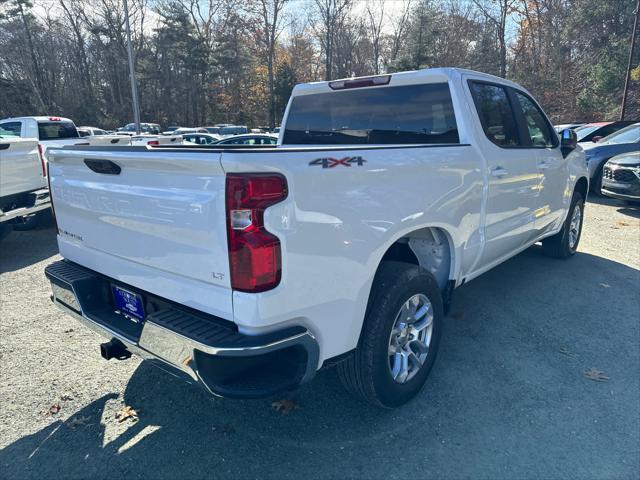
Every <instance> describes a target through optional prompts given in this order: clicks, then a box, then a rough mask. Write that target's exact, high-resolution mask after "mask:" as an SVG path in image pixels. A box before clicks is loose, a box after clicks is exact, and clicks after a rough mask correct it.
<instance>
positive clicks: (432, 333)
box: [337, 262, 444, 408]
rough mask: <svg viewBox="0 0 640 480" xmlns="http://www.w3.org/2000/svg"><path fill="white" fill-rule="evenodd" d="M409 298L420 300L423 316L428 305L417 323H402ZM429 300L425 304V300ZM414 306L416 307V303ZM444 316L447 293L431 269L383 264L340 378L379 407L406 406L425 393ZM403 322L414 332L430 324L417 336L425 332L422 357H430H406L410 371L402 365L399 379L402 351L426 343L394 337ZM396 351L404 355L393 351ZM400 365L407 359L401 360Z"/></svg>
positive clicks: (357, 393) (360, 395) (359, 394)
mask: <svg viewBox="0 0 640 480" xmlns="http://www.w3.org/2000/svg"><path fill="white" fill-rule="evenodd" d="M410 299H414V300H416V299H417V300H416V302H417V303H416V304H417V310H418V312H417V313H418V315H419V314H420V312H421V311H422V310H423V307H425V308H426V309H427V310H426V312H427V313H426V314H424V316H422V317H420V316H417V315H414V323H402V322H403V321H402V319H403V318H405V316H404V315H402V316H401V315H400V313H401V309H402V308H403V307H407V305H408V304H409V302H408V301H409V300H410ZM425 299H426V302H425V303H421V302H423V301H424V300H425ZM427 302H428V303H427ZM429 304H430V308H429ZM411 308H415V305H414V304H413V303H412V305H411ZM406 313H408V311H406ZM415 318H417V320H416V319H415ZM443 319H444V313H443V305H442V293H441V291H440V288H439V287H438V283H437V282H436V279H435V278H434V277H433V275H432V274H431V273H429V272H428V271H426V270H425V269H423V268H420V267H418V266H416V265H412V264H408V263H402V262H383V263H382V264H381V265H380V268H379V269H378V272H377V273H376V277H375V279H374V282H373V287H372V289H371V297H370V299H369V305H368V307H367V313H366V315H365V320H364V325H363V327H362V333H361V334H360V341H359V342H358V346H357V348H356V350H355V351H354V352H353V354H352V355H351V356H349V357H348V358H347V359H346V360H344V361H343V362H341V363H339V364H338V365H337V370H338V376H339V377H340V380H341V381H342V383H343V384H344V386H345V387H346V388H347V390H349V391H350V392H352V393H353V394H355V395H356V396H358V397H359V398H361V399H362V400H364V401H366V402H368V403H370V404H373V405H376V406H378V407H385V408H395V407H399V406H401V405H403V404H405V403H406V402H408V401H409V400H411V399H412V398H413V397H415V396H416V395H417V394H418V393H419V392H420V390H421V389H422V387H423V386H424V384H425V382H426V380H427V377H428V376H429V372H430V370H431V368H432V366H433V363H434V361H435V359H436V355H437V353H438V346H439V344H440V336H441V333H442V324H443ZM399 322H400V323H399ZM403 324H404V325H409V327H407V328H408V329H409V330H410V331H412V332H418V330H417V328H416V327H420V325H427V326H424V327H423V328H422V330H420V332H419V333H416V336H417V337H419V336H420V335H423V332H424V335H425V337H424V338H425V339H426V338H429V339H430V341H429V342H428V343H427V344H428V349H427V352H426V353H424V350H421V353H420V357H421V358H422V357H423V355H426V356H425V357H424V358H422V360H421V362H420V361H418V357H417V356H415V355H414V356H413V357H407V358H409V362H408V365H409V366H410V368H409V370H407V372H409V373H408V375H407V376H405V375H404V370H403V369H402V368H400V369H399V370H395V371H396V374H397V377H396V379H394V371H393V370H394V367H396V365H397V364H396V360H397V357H398V355H400V356H401V357H402V358H404V357H403V355H404V353H403V352H405V350H404V349H405V348H406V349H409V348H414V347H416V346H421V343H420V338H418V339H417V340H416V339H415V337H411V336H409V335H405V334H400V333H395V334H394V335H393V336H392V330H393V328H394V326H395V327H396V329H395V330H393V331H394V332H404V331H405V330H402V329H400V328H399V325H403ZM428 325H431V327H429V326H428ZM411 326H413V328H414V329H413V330H411V328H412V327H411ZM401 337H402V338H403V340H402V342H405V341H406V343H405V344H404V347H400V346H399V343H400V342H399V340H398V339H399V338H401ZM412 338H414V340H411V339H412ZM424 341H425V342H426V340H424ZM416 342H417V343H416ZM392 344H393V345H392ZM422 348H424V347H421V349H422ZM392 349H393V350H395V351H396V352H400V353H395V354H391V353H390V351H391V350H392ZM392 364H393V365H392ZM400 365H404V363H402V362H400ZM420 365H421V366H420ZM411 368H413V369H414V370H413V373H410V372H411ZM398 372H400V373H398Z"/></svg>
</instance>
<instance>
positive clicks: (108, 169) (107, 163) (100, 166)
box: [84, 158, 122, 175]
mask: <svg viewBox="0 0 640 480" xmlns="http://www.w3.org/2000/svg"><path fill="white" fill-rule="evenodd" d="M84 164H85V165H86V166H87V167H89V168H90V169H91V170H93V171H94V172H96V173H104V174H105V175H120V172H121V171H122V168H120V165H118V164H117V163H115V162H112V161H111V160H94V159H91V158H85V159H84Z"/></svg>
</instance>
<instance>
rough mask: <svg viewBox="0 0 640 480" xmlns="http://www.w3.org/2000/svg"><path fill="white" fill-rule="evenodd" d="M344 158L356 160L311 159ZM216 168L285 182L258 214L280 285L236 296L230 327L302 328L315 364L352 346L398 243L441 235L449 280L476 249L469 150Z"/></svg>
mask: <svg viewBox="0 0 640 480" xmlns="http://www.w3.org/2000/svg"><path fill="white" fill-rule="evenodd" d="M351 157H361V158H362V160H364V161H363V162H362V165H361V166H358V163H357V162H353V163H350V164H349V165H350V166H346V165H344V164H342V163H338V164H336V165H335V166H334V167H332V168H323V166H322V164H321V163H322V162H314V161H315V160H318V159H321V158H332V159H335V160H340V159H345V158H351ZM335 160H333V162H334V161H335ZM331 163H332V161H329V164H331ZM222 165H223V168H224V170H225V172H226V173H232V172H242V173H246V172H264V171H274V172H279V173H282V174H284V175H285V176H286V178H287V182H288V185H289V195H288V197H287V199H286V200H285V201H283V202H281V203H279V204H278V205H275V206H273V207H271V208H269V209H268V210H267V211H266V213H265V224H266V226H267V229H268V230H269V231H271V232H273V233H275V234H276V235H277V236H278V237H279V238H280V240H281V243H282V250H283V259H282V281H281V283H280V284H279V286H278V287H276V288H275V289H274V290H271V291H268V292H264V293H260V294H247V293H242V292H234V296H233V302H234V321H235V322H236V323H237V324H238V325H239V328H240V330H241V331H244V332H246V333H251V332H255V331H258V330H263V329H265V328H280V327H281V326H282V324H286V323H296V324H303V325H305V326H307V327H308V328H309V329H310V330H311V331H312V332H313V333H314V335H316V336H317V337H318V340H319V343H320V346H321V359H320V360H321V361H322V360H324V359H327V358H330V357H333V356H335V355H338V354H341V353H343V352H346V351H348V350H351V349H352V348H354V347H355V346H356V344H357V341H358V338H359V334H360V330H361V327H362V321H363V319H364V314H365V309H366V305H367V300H368V297H369V291H370V289H371V284H372V281H373V277H374V275H375V272H376V269H377V267H378V265H379V263H380V260H381V258H382V256H383V255H384V253H385V252H386V251H387V249H388V248H389V247H390V246H391V244H393V243H394V242H395V241H396V240H397V239H399V238H401V237H402V236H404V235H406V234H407V233H409V232H412V231H414V230H417V229H420V228H423V227H426V226H436V227H440V228H442V229H444V230H445V231H446V232H447V233H448V236H449V239H450V243H451V247H452V250H455V255H454V262H453V266H452V272H451V278H455V275H456V271H457V270H460V269H464V268H467V267H468V266H469V265H470V264H471V263H472V262H473V261H474V260H475V258H476V256H477V253H478V249H479V248H480V236H479V225H480V213H481V203H482V186H483V177H482V168H481V159H480V157H479V156H478V155H477V153H476V152H475V150H474V149H473V148H472V147H470V146H466V145H460V146H429V147H418V148H415V147H409V148H385V147H383V148H369V149H344V148H342V149H333V150H332V149H326V148H324V149H316V148H307V149H293V148H285V147H281V148H277V149H274V150H273V151H270V152H266V151H263V152H260V153H258V152H257V151H254V152H251V151H248V150H245V151H228V152H224V153H223V155H222Z"/></svg>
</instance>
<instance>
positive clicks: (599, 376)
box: [584, 367, 609, 382]
mask: <svg viewBox="0 0 640 480" xmlns="http://www.w3.org/2000/svg"><path fill="white" fill-rule="evenodd" d="M584 377H585V378H588V379H589V380H593V381H594V382H606V381H607V380H609V377H607V375H606V374H605V373H604V372H603V371H601V370H598V369H597V368H593V367H591V368H590V369H589V370H585V372H584Z"/></svg>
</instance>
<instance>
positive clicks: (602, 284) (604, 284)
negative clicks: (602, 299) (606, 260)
mask: <svg viewBox="0 0 640 480" xmlns="http://www.w3.org/2000/svg"><path fill="white" fill-rule="evenodd" d="M600 286H601V287H603V288H611V285H609V284H608V283H601V284H600Z"/></svg>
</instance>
